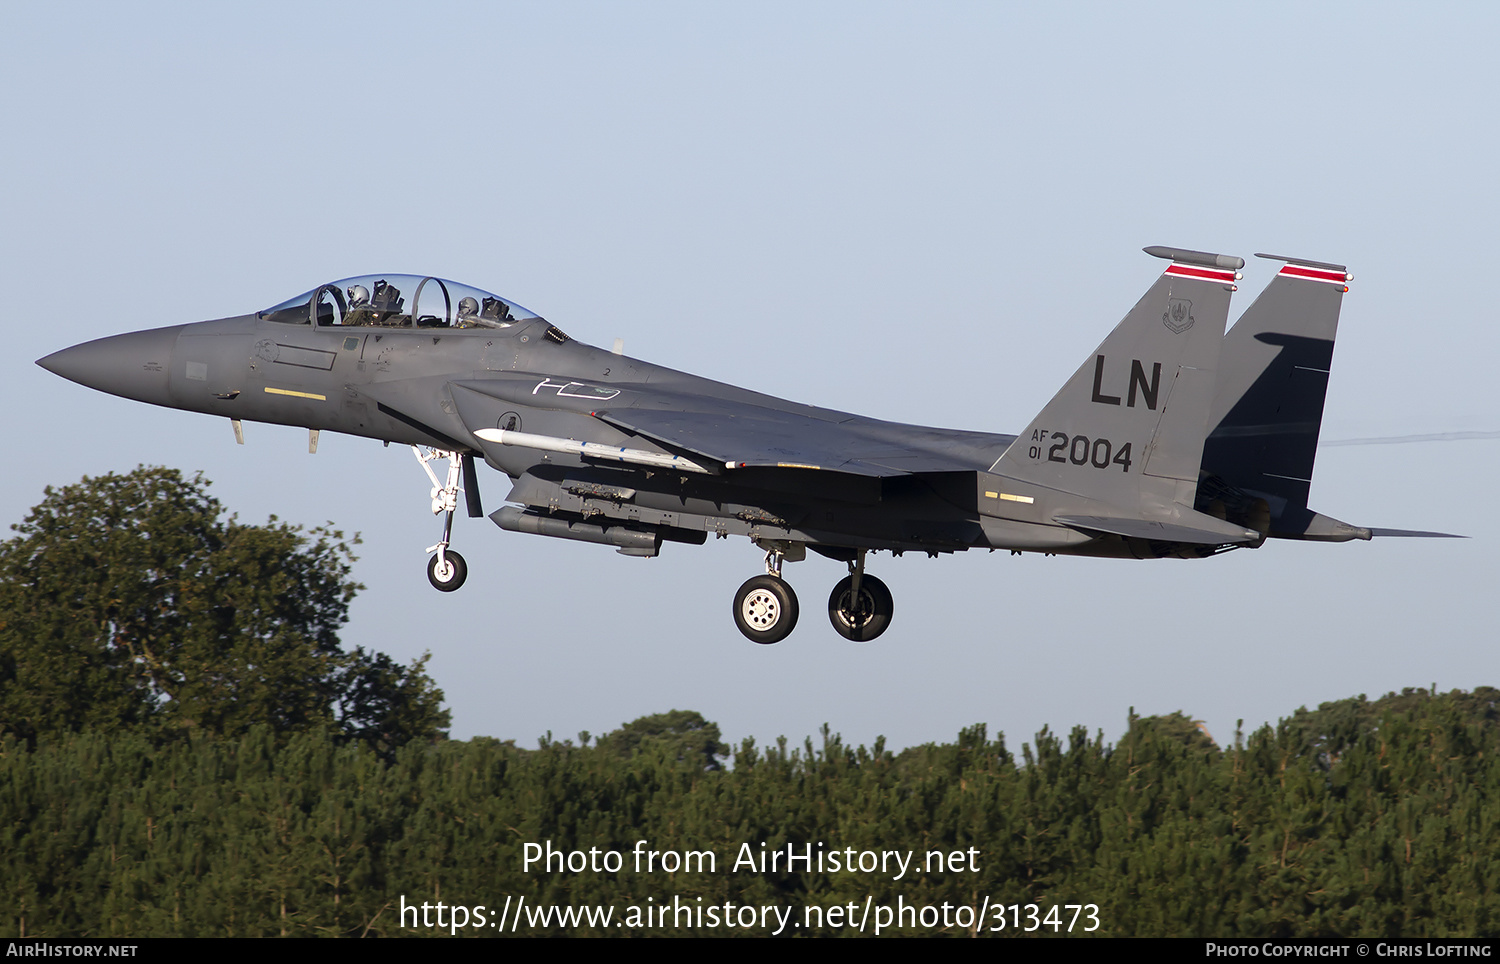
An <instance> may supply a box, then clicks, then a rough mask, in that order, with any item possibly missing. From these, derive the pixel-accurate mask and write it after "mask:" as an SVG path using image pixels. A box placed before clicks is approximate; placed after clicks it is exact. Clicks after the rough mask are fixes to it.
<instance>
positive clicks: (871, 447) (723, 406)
mask: <svg viewBox="0 0 1500 964" xmlns="http://www.w3.org/2000/svg"><path fill="white" fill-rule="evenodd" d="M454 384H455V386H456V387H458V388H462V389H467V390H469V391H471V392H475V393H478V394H481V395H486V396H489V397H490V398H492V399H497V400H499V401H507V402H519V403H522V404H527V405H531V406H537V405H539V404H542V405H546V406H547V407H551V408H557V409H561V410H565V411H575V412H578V413H580V414H587V415H590V416H592V417H593V418H596V419H598V420H599V421H601V422H603V423H604V424H606V425H609V426H611V427H613V428H615V429H618V430H619V431H622V432H626V433H629V434H631V435H636V436H640V437H642V438H645V439H649V440H651V441H652V442H655V443H656V444H658V445H661V446H663V447H665V448H667V449H669V450H672V451H676V452H680V453H683V454H685V455H688V456H691V457H693V458H695V459H698V460H702V461H705V462H709V463H713V464H715V465H718V466H724V467H733V468H787V469H820V470H824V471H831V472H843V473H847V474H850V475H858V476H864V477H867V478H883V477H889V476H898V475H908V474H914V473H920V472H959V471H968V472H972V471H974V470H975V469H976V467H979V466H978V462H977V461H976V460H974V459H966V458H964V457H963V453H962V452H961V451H953V452H949V451H944V448H945V446H946V447H947V448H950V449H952V448H954V445H953V444H952V441H953V440H950V439H949V438H948V436H950V435H963V434H977V433H952V432H946V431H944V430H940V429H933V430H921V429H917V428H916V427H914V426H908V425H898V424H895V423H889V422H881V421H877V420H874V419H866V418H861V417H858V416H855V415H847V414H845V413H841V412H832V411H829V410H827V409H813V408H811V407H805V406H799V407H805V408H806V410H807V411H808V412H811V413H814V414H802V413H801V412H797V411H786V410H783V409H778V408H773V407H771V406H769V405H759V404H755V403H753V402H750V401H743V400H740V399H727V398H713V397H708V396H698V395H691V394H685V393H679V392H673V391H665V390H657V389H653V388H650V387H648V386H645V385H632V386H628V387H622V388H618V389H617V388H615V387H614V386H610V387H608V388H603V387H599V386H592V385H589V384H586V383H580V382H576V381H568V380H566V379H562V378H559V377H556V376H553V377H546V376H542V375H526V376H516V375H511V374H507V376H505V377H503V378H497V379H481V380H472V381H462V382H457V383H454ZM559 386H561V387H559ZM606 395H607V396H608V397H604V396H606ZM760 397H764V396H760ZM459 411H460V414H461V415H462V416H463V418H464V421H465V424H467V425H468V427H469V428H470V430H471V431H479V430H481V429H488V428H490V427H491V423H490V422H488V421H487V420H486V418H485V414H486V413H485V412H483V411H475V412H473V413H472V417H471V414H470V412H469V410H468V409H467V408H466V406H465V404H464V402H463V401H462V400H461V399H460V400H459ZM470 423H472V424H470ZM481 423H483V424H481ZM984 441H985V442H987V443H988V444H989V445H991V446H993V445H995V443H996V442H997V441H998V442H999V443H1000V445H999V447H1000V448H1002V449H1003V447H1004V444H1008V442H1009V441H1010V439H1009V437H1004V438H999V437H993V438H992V437H988V436H986V437H985V439H984ZM957 442H958V447H959V448H962V446H963V443H964V442H969V443H970V444H971V445H972V444H974V443H973V441H972V439H968V438H963V439H958V440H957Z"/></svg>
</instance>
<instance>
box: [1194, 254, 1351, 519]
mask: <svg viewBox="0 0 1500 964" xmlns="http://www.w3.org/2000/svg"><path fill="white" fill-rule="evenodd" d="M1257 257H1261V258H1269V259H1272V260H1276V261H1283V262H1286V263H1285V264H1284V265H1283V266H1282V268H1281V270H1280V271H1279V272H1277V274H1276V277H1275V278H1274V279H1272V281H1271V283H1270V285H1268V286H1267V287H1266V290H1265V291H1263V292H1261V294H1260V296H1259V297H1258V298H1256V299H1255V302H1254V303H1253V304H1251V306H1250V307H1249V308H1248V309H1247V310H1246V311H1245V313H1244V315H1243V316H1241V318H1240V320H1239V321H1238V322H1236V323H1235V325H1234V327H1233V328H1232V329H1230V331H1229V333H1228V335H1226V336H1225V338H1224V353H1223V358H1222V360H1221V362H1220V365H1219V384H1218V389H1217V390H1216V392H1215V394H1214V400H1213V406H1212V408H1211V409H1210V412H1209V435H1208V440H1207V442H1206V443H1205V445H1204V447H1203V462H1202V474H1203V480H1202V483H1201V485H1200V486H1199V490H1198V499H1197V508H1198V509H1199V510H1200V511H1203V512H1206V513H1209V514H1210V515H1214V516H1218V517H1220V518H1226V519H1228V520H1229V521H1231V522H1237V523H1239V524H1241V525H1245V526H1249V527H1250V528H1253V529H1257V530H1259V531H1261V532H1264V533H1266V534H1267V535H1269V536H1272V537H1277V538H1293V539H1328V540H1335V541H1342V540H1344V539H1358V538H1364V539H1368V538H1369V537H1370V536H1369V530H1364V529H1359V528H1357V527H1354V526H1349V525H1346V524H1345V523H1342V522H1338V521H1337V520H1335V519H1330V518H1328V517H1326V516H1321V515H1319V514H1318V513H1316V512H1313V511H1311V510H1310V509H1308V507H1307V499H1308V492H1309V489H1310V488H1311V486H1312V473H1313V462H1314V459H1315V458H1316V457H1317V450H1318V432H1319V428H1320V426H1321V424H1322V420H1323V401H1324V398H1325V397H1326V395H1327V392H1328V373H1329V370H1330V368H1331V366H1332V363H1333V343H1334V338H1335V336H1336V335H1337V333H1338V324H1339V309H1340V307H1341V306H1342V303H1343V298H1344V293H1345V292H1347V291H1348V290H1349V288H1348V282H1349V281H1350V279H1351V276H1350V275H1349V273H1348V271H1347V270H1346V269H1345V267H1344V266H1343V265H1339V264H1325V263H1323V262H1320V261H1305V260H1302V259H1298V258H1286V257H1280V256H1278V255H1268V254H1260V255H1257Z"/></svg>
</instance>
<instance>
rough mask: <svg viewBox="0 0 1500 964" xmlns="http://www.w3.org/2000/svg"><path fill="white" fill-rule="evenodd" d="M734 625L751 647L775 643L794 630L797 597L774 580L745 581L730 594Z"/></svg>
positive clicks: (765, 577)
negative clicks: (752, 645) (755, 644)
mask: <svg viewBox="0 0 1500 964" xmlns="http://www.w3.org/2000/svg"><path fill="white" fill-rule="evenodd" d="M734 624H735V625H736V626H738V627H739V628H740V632H742V633H744V634H745V638H746V639H748V640H750V641H751V642H752V643H760V644H762V645H769V644H771V643H779V642H781V641H782V640H783V639H786V638H787V636H788V635H790V634H791V631H792V630H793V629H795V628H796V627H797V594H796V593H794V592H792V587H791V586H789V585H787V584H786V582H785V581H784V580H782V579H778V578H777V577H775V576H756V577H755V578H753V579H747V580H745V584H744V585H743V586H741V587H740V591H739V592H737V593H735V594H734Z"/></svg>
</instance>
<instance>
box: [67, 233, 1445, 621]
mask: <svg viewBox="0 0 1500 964" xmlns="http://www.w3.org/2000/svg"><path fill="white" fill-rule="evenodd" d="M1145 250H1146V252H1147V253H1148V254H1151V255H1154V256H1156V257H1158V258H1163V259H1166V260H1167V261H1169V262H1170V264H1169V265H1168V267H1167V268H1166V270H1165V271H1164V272H1163V273H1162V274H1161V276H1160V277H1158V278H1157V279H1156V280H1155V281H1154V282H1153V283H1152V285H1151V287H1150V289H1149V290H1148V291H1147V292H1146V294H1145V296H1144V297H1142V298H1141V300H1140V301H1139V302H1138V303H1137V304H1136V306H1135V307H1134V308H1132V309H1131V310H1130V312H1129V313H1128V314H1127V315H1126V316H1125V318H1124V320H1123V321H1121V322H1120V323H1119V325H1117V326H1116V327H1115V329H1114V331H1112V332H1111V333H1110V334H1109V336H1108V337H1107V338H1105V339H1104V342H1103V343H1102V344H1101V345H1100V346H1099V347H1098V348H1097V349H1096V350H1095V351H1093V352H1091V353H1089V355H1088V357H1087V358H1085V359H1084V361H1083V363H1082V364H1081V365H1080V366H1079V367H1078V370H1077V372H1075V373H1074V374H1073V377H1072V378H1070V379H1069V380H1068V382H1067V384H1065V385H1064V386H1063V387H1062V389H1061V390H1060V391H1059V392H1058V393H1057V395H1056V396H1055V397H1053V399H1052V401H1050V402H1048V403H1047V404H1046V405H1045V406H1044V407H1043V408H1042V410H1041V412H1040V413H1039V414H1038V415H1037V416H1036V417H1035V418H1034V419H1032V420H1031V422H1030V424H1029V425H1027V426H1026V428H1025V430H1024V431H1023V432H1022V433H1021V434H1020V435H1000V434H989V433H982V432H967V431H957V430H953V429H939V428H927V427H923V426H917V425H903V424H898V423H895V422H884V421H879V420H877V419H871V418H863V417H860V416H858V415H850V414H847V413H845V412H838V411H833V410H830V409H826V408H816V407H814V406H811V405H801V404H797V403H795V402H789V401H786V400H784V399H780V398H774V397H771V396H769V395H762V394H759V393H757V392H752V391H747V390H745V389H741V388H736V387H733V386H730V385H726V384H723V383H721V382H715V381H710V380H709V379H706V378H698V377H696V376H693V375H688V374H685V373H683V372H679V371H673V370H672V369H668V368H663V367H661V366H658V365H652V364H650V363H648V362H644V361H640V360H638V359H635V358H630V357H627V356H625V355H623V354H621V353H620V352H619V350H618V348H617V350H616V351H614V352H610V351H606V350H603V349H599V348H595V347H593V346H590V345H585V344H582V343H580V342H578V341H575V340H573V339H571V338H569V337H568V336H567V335H565V334H563V332H562V331H560V330H558V328H556V327H555V326H553V325H551V324H549V323H548V322H547V321H546V320H545V319H543V318H541V317H539V316H537V315H536V314H534V313H532V312H530V311H527V310H526V309H525V308H522V307H521V306H520V305H517V304H516V303H514V302H512V301H508V300H506V299H505V298H501V297H498V296H496V295H493V294H490V293H489V292H486V291H481V290H479V289H477V288H471V287H468V286H466V285H461V284H456V283H454V282H452V281H446V280H443V279H441V278H435V277H423V276H406V275H391V274H384V275H370V276H367V277H359V278H346V279H344V280H342V281H336V282H332V283H329V284H324V285H320V286H318V287H316V288H314V289H312V290H311V291H308V292H305V293H303V294H300V295H297V296H296V297H295V298H290V299H288V300H286V301H284V302H282V303H281V304H278V305H276V306H274V307H272V308H268V309H266V310H264V311H260V312H257V313H255V314H250V315H240V316H237V317H232V318H225V319H221V320H218V321H205V322H199V323H197V324H187V325H177V326H174V327H170V328H158V329H154V330H151V331H141V332H135V333H131V334H124V335H116V336H114V337H111V338H102V339H99V340H97V341H91V342H88V343H86V344H82V345H77V346H74V347H72V348H68V349H65V350H63V351H59V352H56V353H55V354H52V355H48V356H47V357H46V358H43V359H41V360H40V361H39V362H38V363H37V364H39V365H41V366H42V367H44V368H46V369H48V370H49V371H52V372H55V373H57V374H59V375H62V376H63V377H65V378H69V379H72V380H73V381H76V382H79V383H81V384H83V385H87V386H89V387H91V388H96V389H99V390H101V391H105V392H110V393H112V394H115V395H121V396H124V397H126V398H133V399H139V400H140V401H144V402H150V403H152V404H156V405H165V406H169V407H172V408H182V409H188V410H190V411H196V412H203V413H206V414H209V415H218V416H223V417H225V418H228V419H230V420H231V421H232V422H233V425H234V431H235V435H236V438H237V439H239V440H240V441H243V435H242V430H241V422H242V421H243V420H253V421H260V422H273V423H278V424H283V425H298V426H305V427H307V428H308V429H309V430H310V435H309V449H310V450H311V451H316V448H317V439H318V433H319V432H321V431H335V432H344V433H347V434H350V435H361V436H366V437H369V438H375V439H382V440H384V441H386V442H387V443H389V442H399V443H404V444H407V445H410V446H411V447H412V449H413V451H414V452H415V453H416V455H417V458H418V459H419V460H420V462H421V464H422V467H423V468H424V469H425V470H426V472H427V474H428V476H429V477H430V478H431V480H432V510H433V512H434V513H436V514H440V515H443V516H444V522H443V535H442V538H441V539H440V540H439V541H438V543H437V544H436V545H434V546H432V547H430V548H429V549H428V552H430V553H432V554H433V555H432V558H431V560H430V562H429V564H428V567H427V573H428V578H429V580H430V581H431V583H432V585H433V586H435V587H436V588H438V589H440V590H443V591H445V592H451V591H452V590H455V589H457V588H459V586H461V585H462V584H463V582H464V580H465V578H466V576H467V566H466V564H465V562H464V559H463V557H462V556H460V555H459V554H458V553H457V552H455V551H454V550H453V549H452V548H451V545H450V540H451V536H452V524H453V514H454V512H455V511H456V509H457V507H458V496H459V493H460V492H462V493H463V494H464V497H465V502H466V507H467V510H468V514H469V515H470V516H475V517H477V516H480V515H482V514H483V512H482V509H481V507H480V497H479V479H478V472H477V469H476V460H479V459H482V460H483V461H484V462H486V463H488V464H489V465H490V466H491V467H493V468H495V469H497V470H499V471H501V472H503V473H505V474H506V475H507V476H509V477H510V479H511V481H512V487H511V490H510V493H509V495H508V496H507V497H506V501H507V502H510V503H513V504H512V505H507V506H505V507H503V508H501V509H499V510H498V511H496V512H494V513H492V514H491V515H490V518H491V519H493V520H494V522H495V523H496V524H497V525H499V526H500V528H502V529H507V530H511V531H514V532H527V533H533V534H536V535H543V536H552V537H555V538H561V539H575V540H578V541H581V542H593V543H599V544H603V545H608V546H614V547H616V548H617V549H618V550H619V551H620V552H622V553H624V554H626V555H631V556H655V555H656V554H657V553H658V552H659V551H660V549H661V546H662V543H663V542H682V543H690V544H699V545H701V544H702V543H703V542H704V541H705V540H706V539H707V537H708V535H709V534H710V533H711V534H713V535H715V536H718V537H720V538H723V537H727V536H730V535H736V536H746V537H748V538H749V539H750V541H751V542H752V543H753V544H755V545H756V546H757V547H758V548H760V549H761V550H762V551H764V552H765V560H766V561H765V567H766V572H765V574H764V575H757V576H755V577H753V578H751V579H749V580H748V581H746V582H745V584H744V585H742V586H741V587H740V589H739V591H738V592H737V593H736V594H735V597H734V620H735V623H736V625H737V626H738V627H739V629H740V631H741V632H742V633H744V634H745V636H747V637H748V638H750V639H751V640H753V641H755V642H757V643H774V642H777V641H779V640H781V639H784V638H785V637H786V636H787V634H788V633H790V632H791V631H792V628H793V627H794V626H795V625H796V622H797V614H798V604H797V596H796V594H795V593H794V592H793V591H792V587H791V586H790V585H788V584H787V582H786V581H785V580H784V579H783V578H782V574H781V573H782V563H783V562H795V561H798V560H801V559H803V558H805V556H806V551H807V550H808V549H812V550H813V551H814V552H818V553H821V554H822V555H825V556H828V557H830V558H833V559H837V560H841V561H844V562H846V563H848V566H849V575H848V576H847V577H845V578H844V579H843V580H842V581H840V582H839V583H838V585H836V586H834V588H833V592H832V595H831V596H830V597H829V600H828V615H829V619H830V620H831V622H832V623H833V627H834V629H836V630H837V631H838V632H839V633H840V634H841V635H843V636H844V637H846V638H848V639H851V640H855V641H866V640H871V639H874V638H875V637H877V636H879V635H880V634H881V633H882V632H884V631H885V629H886V627H887V626H888V625H889V624H890V621H891V614H892V611H893V603H892V599H891V593H890V590H889V589H887V588H886V585H885V584H884V583H883V582H881V581H880V580H879V579H877V578H876V577H875V576H873V575H871V574H869V573H867V572H866V571H865V559H866V556H867V554H868V553H870V552H872V551H879V550H888V551H891V552H894V553H896V554H898V555H899V554H900V553H902V552H907V551H919V552H926V553H929V554H931V555H934V556H935V555H937V554H938V553H943V552H957V551H961V550H966V549H1009V550H1012V551H1013V552H1042V553H1072V554H1079V555H1095V556H1115V557H1120V558H1131V559H1145V558H1163V557H1181V558H1198V557H1206V556H1212V555H1215V554H1216V553H1220V552H1224V551H1226V550H1229V549H1238V548H1256V547H1259V546H1260V545H1261V544H1262V543H1264V542H1265V540H1266V539H1268V538H1271V539H1304V540H1315V541H1328V542H1344V541H1348V540H1351V539H1369V538H1371V537H1372V536H1376V535H1442V533H1423V532H1409V531H1403V530H1390V529H1368V528H1360V527H1357V526H1352V525H1348V524H1345V523H1343V522H1339V521H1338V520H1336V519H1331V518H1329V517H1327V516H1324V515H1320V514H1319V513H1317V512H1314V511H1312V510H1311V509H1309V508H1308V506H1307V498H1308V490H1309V487H1310V481H1311V479H1312V471H1313V460H1314V457H1315V455H1316V450H1317V443H1318V430H1319V425H1320V422H1321V419H1322V415H1323V400H1324V395H1325V392H1326V390H1327V384H1328V371H1329V366H1330V364H1331V361H1332V357H1333V345H1334V335H1335V331H1336V329H1337V325H1338V316H1339V307H1340V304H1341V301H1342V298H1343V294H1344V293H1345V292H1346V291H1347V290H1348V287H1347V282H1348V281H1349V280H1350V276H1349V275H1348V274H1347V272H1346V271H1345V269H1344V267H1343V266H1342V265H1333V264H1324V263H1320V262H1314V261H1305V260H1300V259H1295V258H1276V260H1279V261H1282V262H1284V266H1283V267H1282V268H1281V269H1280V271H1279V273H1278V274H1277V275H1276V277H1275V279H1274V280H1273V281H1272V282H1271V284H1270V286H1269V287H1268V288H1267V289H1266V290H1265V291H1264V292H1263V293H1262V294H1261V296H1260V297H1259V298H1258V299H1257V300H1256V301H1255V303H1254V304H1253V305H1251V307H1250V308H1249V309H1248V310H1247V311H1246V312H1245V314H1244V316H1243V317H1241V318H1240V320H1239V322H1238V323H1237V324H1236V325H1235V326H1234V328H1233V330H1231V331H1230V332H1229V333H1228V334H1227V335H1226V334H1225V323H1226V320H1227V316H1228V312H1229V299H1230V293H1231V292H1233V291H1234V290H1235V282H1236V281H1237V280H1238V279H1239V278H1240V277H1241V276H1240V273H1239V269H1241V268H1242V267H1244V261H1243V260H1242V259H1240V258H1237V257H1231V256H1226V255H1218V254H1209V253H1205V252H1200V251H1189V250H1184V249H1180V248H1166V247H1151V248H1146V249H1145ZM1262 257H1274V256H1270V255H1262ZM437 460H444V461H446V463H447V466H446V467H447V474H446V477H445V478H439V476H438V474H437V473H435V472H434V471H433V468H432V464H431V463H432V462H434V461H437Z"/></svg>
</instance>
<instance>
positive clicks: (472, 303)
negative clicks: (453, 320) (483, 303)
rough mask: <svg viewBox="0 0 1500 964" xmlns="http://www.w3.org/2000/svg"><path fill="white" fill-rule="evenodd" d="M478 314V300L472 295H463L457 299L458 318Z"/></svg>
mask: <svg viewBox="0 0 1500 964" xmlns="http://www.w3.org/2000/svg"><path fill="white" fill-rule="evenodd" d="M477 314H479V302H478V301H476V300H474V299H473V298H472V297H469V296H467V295H466V296H464V297H462V298H460V299H458V316H459V317H460V318H465V317H469V316H471V315H477Z"/></svg>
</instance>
